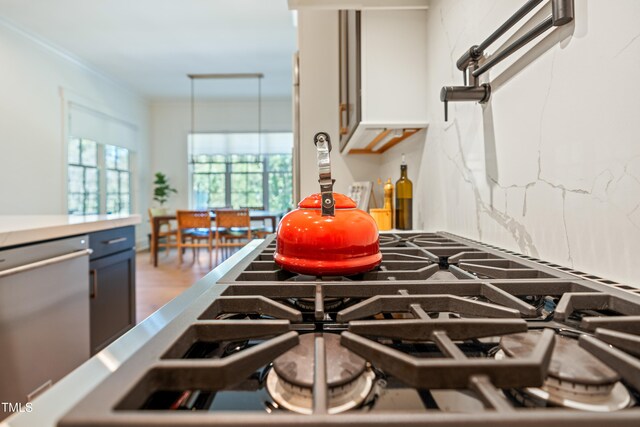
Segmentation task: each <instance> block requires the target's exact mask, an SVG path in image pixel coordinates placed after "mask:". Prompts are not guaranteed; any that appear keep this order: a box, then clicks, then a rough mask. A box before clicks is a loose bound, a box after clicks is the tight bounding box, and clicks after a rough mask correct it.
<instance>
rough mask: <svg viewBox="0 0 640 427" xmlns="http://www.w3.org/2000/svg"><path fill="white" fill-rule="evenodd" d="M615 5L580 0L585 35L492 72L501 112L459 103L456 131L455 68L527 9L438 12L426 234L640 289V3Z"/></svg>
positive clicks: (424, 202)
mask: <svg viewBox="0 0 640 427" xmlns="http://www.w3.org/2000/svg"><path fill="white" fill-rule="evenodd" d="M615 3H616V6H615V8H612V7H611V2H608V1H605V0H590V1H585V0H580V1H576V2H575V8H576V19H575V27H574V26H573V25H571V26H567V27H563V28H560V29H558V30H556V31H555V32H554V33H552V34H550V35H545V36H543V37H541V38H540V39H538V40H536V41H535V42H534V43H532V44H531V45H529V46H527V47H526V48H525V49H524V52H523V53H519V54H517V55H515V57H514V58H510V59H508V60H507V61H505V63H504V64H501V65H500V66H498V67H496V68H494V69H492V70H491V71H490V73H489V75H488V76H487V78H489V79H490V80H491V82H492V88H493V93H492V97H491V100H490V102H489V103H488V104H487V105H486V106H484V107H481V106H479V105H477V104H473V103H455V104H454V103H450V104H449V105H450V108H451V109H450V113H449V117H450V121H449V122H448V123H444V122H443V115H442V104H441V103H440V102H439V99H438V93H439V90H440V87H441V86H443V85H449V84H452V83H453V84H461V75H460V72H459V71H457V69H456V68H455V60H456V59H457V58H458V56H459V55H461V54H462V52H463V51H464V50H465V49H467V48H468V47H469V46H471V45H473V44H477V43H479V41H480V40H481V39H482V38H483V37H486V35H487V34H488V32H489V31H493V29H495V28H497V27H498V25H500V24H501V23H502V22H503V21H504V20H505V19H506V18H507V17H509V16H510V15H511V14H512V13H513V12H514V11H515V8H516V6H517V5H514V4H513V2H505V1H495V0H482V1H473V2H469V1H450V0H447V1H437V0H436V1H433V2H432V3H431V7H430V10H429V20H428V22H427V25H428V26H429V39H428V52H427V54H428V55H429V61H430V63H431V64H433V66H432V67H431V71H432V72H431V73H430V74H429V76H427V79H428V84H429V86H428V87H429V92H430V97H429V98H430V101H431V103H430V111H431V112H432V113H431V119H432V121H431V123H432V124H431V125H430V126H429V130H428V133H427V138H426V149H425V151H424V154H423V157H422V168H421V174H420V178H419V181H420V183H422V184H428V185H425V186H424V187H423V188H424V190H423V191H421V193H420V195H421V199H420V200H419V203H420V207H421V211H422V213H423V218H424V227H425V228H427V229H432V230H446V231H450V232H452V233H456V234H460V235H463V236H467V237H470V238H473V239H478V240H482V241H485V242H488V243H492V244H495V245H498V246H501V247H505V248H507V249H511V250H516V251H518V252H522V253H526V254H529V255H532V256H534V257H539V258H542V259H546V260H550V261H552V262H556V263H558V264H561V265H565V266H569V267H573V268H575V269H578V270H581V271H586V272H590V273H593V274H596V275H600V276H603V277H605V278H609V279H612V280H617V281H620V282H623V283H628V284H632V285H636V286H640V270H639V269H638V268H637V265H636V264H637V255H638V254H639V253H640V140H639V137H638V132H637V126H636V122H637V120H638V117H640V103H639V102H638V98H639V97H640V87H639V86H637V85H634V84H632V83H629V84H627V83H626V82H630V78H631V79H632V75H633V71H631V70H637V69H639V68H640V39H639V38H638V36H639V35H640V30H639V29H638V22H640V2H637V1H632V0H628V1H616V2H615ZM486 11H491V12H490V13H487V12H486ZM547 13H548V10H543V11H542V13H540V14H539V16H538V17H537V20H539V19H540V15H546V14H547ZM536 22H538V21H536ZM499 45H500V44H497V45H496V46H492V47H491V48H490V49H489V52H494V51H495V49H496V48H497V47H498V46H499Z"/></svg>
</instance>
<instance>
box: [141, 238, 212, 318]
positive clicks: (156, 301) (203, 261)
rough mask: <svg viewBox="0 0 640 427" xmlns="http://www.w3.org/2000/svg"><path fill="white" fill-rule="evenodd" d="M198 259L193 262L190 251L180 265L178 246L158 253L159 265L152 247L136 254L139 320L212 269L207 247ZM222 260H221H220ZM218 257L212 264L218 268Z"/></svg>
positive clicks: (201, 251)
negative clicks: (153, 255)
mask: <svg viewBox="0 0 640 427" xmlns="http://www.w3.org/2000/svg"><path fill="white" fill-rule="evenodd" d="M198 258H199V259H198V260H196V262H195V263H193V256H192V252H191V251H187V253H185V256H184V260H183V264H182V266H180V267H179V266H178V256H177V252H176V250H175V249H173V250H172V251H171V252H170V253H169V255H168V256H167V255H165V253H164V252H161V253H160V254H159V255H158V267H155V268H154V267H153V265H152V264H151V262H150V254H149V251H142V252H138V253H137V255H136V320H137V322H138V323H140V322H141V321H143V320H144V319H146V318H147V317H148V316H149V315H150V314H152V313H153V312H154V311H156V310H157V309H159V308H160V307H162V306H163V305H165V304H166V303H168V302H169V301H171V300H172V299H173V298H175V297H176V296H178V295H179V294H181V293H182V292H184V291H185V290H186V289H187V288H189V287H190V286H191V285H193V284H194V283H195V282H196V281H197V280H198V279H200V278H201V277H203V276H204V275H206V274H207V273H208V272H209V271H210V270H209V259H208V253H207V251H206V250H200V254H199V257H198ZM221 261H222V260H220V262H221ZM215 267H216V265H215V259H214V265H213V268H215Z"/></svg>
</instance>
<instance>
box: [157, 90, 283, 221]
mask: <svg viewBox="0 0 640 427" xmlns="http://www.w3.org/2000/svg"><path fill="white" fill-rule="evenodd" d="M257 111H258V104H257V101H255V100H228V101H224V100H219V101H208V102H205V101H201V102H197V103H196V105H195V112H196V117H195V130H196V132H226V131H229V132H233V131H237V132H242V131H246V132H254V131H257V129H258V116H257ZM291 117H292V116H291V100H290V99H288V98H287V99H263V100H262V130H263V131H289V132H290V131H291ZM190 132H191V103H190V101H189V100H159V101H154V102H152V104H151V153H152V156H151V165H150V167H151V172H152V175H153V174H155V172H162V173H164V174H166V175H167V177H168V179H169V182H170V183H171V185H172V186H173V187H175V188H176V189H177V190H178V193H177V194H175V195H172V196H171V198H170V199H169V202H168V203H167V205H166V206H167V208H169V209H179V208H180V209H184V208H187V207H188V206H189V169H188V158H187V154H188V146H187V138H188V135H189V133H190Z"/></svg>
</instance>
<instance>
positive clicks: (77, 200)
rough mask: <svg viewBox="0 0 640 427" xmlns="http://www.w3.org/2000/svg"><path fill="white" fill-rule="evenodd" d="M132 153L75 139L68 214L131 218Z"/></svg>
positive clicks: (71, 143) (70, 154) (71, 144)
mask: <svg viewBox="0 0 640 427" xmlns="http://www.w3.org/2000/svg"><path fill="white" fill-rule="evenodd" d="M130 176H131V171H130V155H129V150H127V149H126V148H120V147H116V146H113V145H105V144H98V143H97V142H95V141H92V140H89V139H82V138H71V139H70V140H69V149H68V193H67V203H68V209H67V211H68V213H69V214H77V215H95V214H100V213H106V214H128V213H129V212H130V211H131V187H130Z"/></svg>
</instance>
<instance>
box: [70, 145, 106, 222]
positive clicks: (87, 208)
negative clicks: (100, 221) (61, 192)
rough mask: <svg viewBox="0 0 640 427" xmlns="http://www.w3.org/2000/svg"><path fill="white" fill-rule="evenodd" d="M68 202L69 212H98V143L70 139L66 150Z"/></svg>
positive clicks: (85, 213)
mask: <svg viewBox="0 0 640 427" xmlns="http://www.w3.org/2000/svg"><path fill="white" fill-rule="evenodd" d="M68 162H69V173H68V181H69V183H68V185H69V186H68V188H69V193H68V203H69V209H68V210H69V213H71V214H81V215H89V214H97V213H98V212H99V196H100V193H99V180H98V144H96V143H95V142H94V141H89V140H87V139H71V141H70V142H69V151H68Z"/></svg>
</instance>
